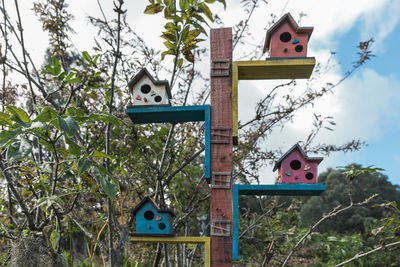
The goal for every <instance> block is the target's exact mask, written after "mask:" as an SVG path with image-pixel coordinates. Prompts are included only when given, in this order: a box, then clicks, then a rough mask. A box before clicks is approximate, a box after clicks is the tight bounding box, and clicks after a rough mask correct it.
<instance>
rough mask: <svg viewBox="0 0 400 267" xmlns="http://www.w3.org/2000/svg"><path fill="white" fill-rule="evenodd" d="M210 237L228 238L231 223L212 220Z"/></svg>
mask: <svg viewBox="0 0 400 267" xmlns="http://www.w3.org/2000/svg"><path fill="white" fill-rule="evenodd" d="M211 235H213V236H230V235H231V221H229V220H213V221H212V222H211Z"/></svg>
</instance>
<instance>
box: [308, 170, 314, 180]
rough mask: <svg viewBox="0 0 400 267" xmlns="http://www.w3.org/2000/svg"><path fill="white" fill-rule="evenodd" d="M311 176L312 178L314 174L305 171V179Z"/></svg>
mask: <svg viewBox="0 0 400 267" xmlns="http://www.w3.org/2000/svg"><path fill="white" fill-rule="evenodd" d="M313 178H314V174H312V173H311V172H307V173H306V179H308V180H312V179H313Z"/></svg>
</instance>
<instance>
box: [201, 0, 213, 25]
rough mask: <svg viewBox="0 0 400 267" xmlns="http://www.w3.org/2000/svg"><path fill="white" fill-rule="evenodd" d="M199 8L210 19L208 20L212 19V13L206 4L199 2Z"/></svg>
mask: <svg viewBox="0 0 400 267" xmlns="http://www.w3.org/2000/svg"><path fill="white" fill-rule="evenodd" d="M199 6H200V8H201V9H202V10H203V12H204V15H206V17H207V18H208V19H209V20H210V21H214V18H213V15H212V13H211V10H210V8H208V6H207V5H206V4H205V3H204V2H202V3H200V4H199Z"/></svg>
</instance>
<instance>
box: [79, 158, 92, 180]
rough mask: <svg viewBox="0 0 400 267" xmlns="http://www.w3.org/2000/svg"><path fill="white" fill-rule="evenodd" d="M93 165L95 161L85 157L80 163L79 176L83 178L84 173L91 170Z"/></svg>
mask: <svg viewBox="0 0 400 267" xmlns="http://www.w3.org/2000/svg"><path fill="white" fill-rule="evenodd" d="M92 165H93V161H91V160H90V159H88V158H86V157H83V158H80V159H79V161H78V176H81V174H82V173H84V172H85V171H87V170H89V168H90V167H91V166H92Z"/></svg>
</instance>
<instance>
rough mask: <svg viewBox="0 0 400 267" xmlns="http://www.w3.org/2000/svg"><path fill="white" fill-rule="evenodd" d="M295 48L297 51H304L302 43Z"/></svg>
mask: <svg viewBox="0 0 400 267" xmlns="http://www.w3.org/2000/svg"><path fill="white" fill-rule="evenodd" d="M294 50H296V52H297V53H300V52H301V51H303V46H302V45H296V47H295V48H294Z"/></svg>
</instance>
